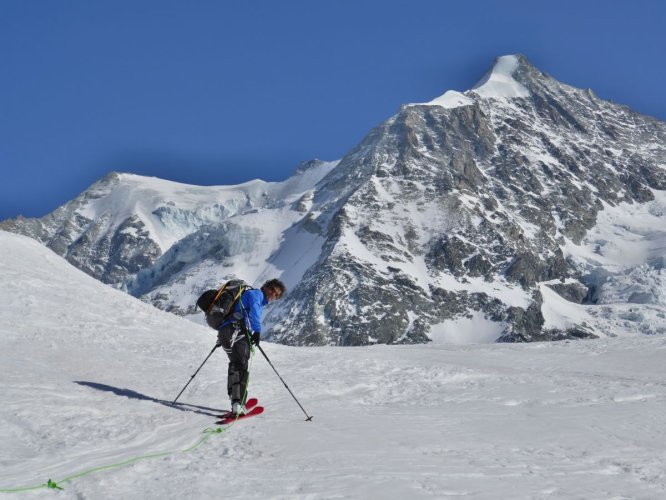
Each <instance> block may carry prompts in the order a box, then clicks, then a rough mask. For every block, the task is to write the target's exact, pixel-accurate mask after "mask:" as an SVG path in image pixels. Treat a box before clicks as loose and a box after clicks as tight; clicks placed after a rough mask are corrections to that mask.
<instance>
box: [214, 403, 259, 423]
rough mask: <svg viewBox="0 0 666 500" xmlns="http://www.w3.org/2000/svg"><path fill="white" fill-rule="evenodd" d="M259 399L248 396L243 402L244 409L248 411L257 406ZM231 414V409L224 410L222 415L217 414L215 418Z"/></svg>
mask: <svg viewBox="0 0 666 500" xmlns="http://www.w3.org/2000/svg"><path fill="white" fill-rule="evenodd" d="M258 403H259V400H258V399H257V398H250V399H248V400H247V401H246V402H245V411H247V412H249V411H250V410H251V409H252V408H254V407H255V406H257V404H258ZM230 415H232V413H231V410H229V411H226V412H224V413H223V414H222V415H218V416H217V418H219V419H223V418H227V417H228V416H230Z"/></svg>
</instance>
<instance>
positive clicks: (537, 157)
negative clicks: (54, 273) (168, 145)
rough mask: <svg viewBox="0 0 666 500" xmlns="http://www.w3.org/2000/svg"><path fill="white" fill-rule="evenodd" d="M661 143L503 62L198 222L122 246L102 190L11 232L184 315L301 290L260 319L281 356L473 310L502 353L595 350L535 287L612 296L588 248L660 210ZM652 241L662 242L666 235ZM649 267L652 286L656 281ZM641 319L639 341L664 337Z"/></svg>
mask: <svg viewBox="0 0 666 500" xmlns="http://www.w3.org/2000/svg"><path fill="white" fill-rule="evenodd" d="M525 92H527V94H526V93H525ZM447 95H448V97H447ZM438 102H439V103H440V104H443V105H440V104H438ZM665 144H666V124H664V123H663V122H660V121H658V120H655V119H653V118H651V117H645V116H643V115H640V114H638V113H635V112H633V111H631V110H630V109H629V108H627V107H626V106H621V105H617V104H614V103H610V102H607V101H603V100H601V99H599V98H598V97H596V96H595V95H594V93H593V92H591V91H589V90H583V89H577V88H575V87H571V86H569V85H566V84H562V83H560V82H558V81H557V80H555V79H554V78H552V77H550V76H549V75H547V74H546V73H543V72H542V71H540V70H538V69H537V68H535V67H533V66H532V65H531V64H530V63H529V61H527V59H526V58H525V57H524V56H520V55H519V56H502V57H500V58H498V59H497V60H496V62H495V63H494V65H493V66H492V67H491V70H490V71H489V72H488V74H487V75H486V76H484V77H483V78H482V79H481V80H480V82H479V84H478V85H477V86H475V87H474V88H472V89H470V90H468V91H465V92H464V93H456V92H455V91H454V93H453V94H451V93H450V92H447V93H446V94H444V95H443V96H441V97H440V98H436V99H435V100H433V101H430V102H429V103H412V104H406V105H403V106H401V108H400V109H399V111H398V112H397V113H396V114H395V115H393V116H391V117H390V118H389V119H387V120H386V121H385V122H383V123H381V124H379V125H378V126H377V127H375V128H373V129H372V130H371V131H370V132H369V133H368V135H367V136H366V137H365V138H364V139H363V140H362V141H361V142H360V143H359V144H358V145H357V146H356V147H354V148H353V149H352V150H351V151H350V152H349V153H347V154H346V155H345V156H343V158H342V159H340V160H339V161H336V162H331V163H324V162H320V163H318V162H316V161H315V162H313V163H311V164H308V163H305V164H302V165H310V168H305V169H302V168H301V167H299V168H298V169H297V170H296V173H295V174H294V176H292V177H290V178H289V179H288V180H286V181H283V183H262V182H263V181H251V182H250V183H246V184H247V185H246V184H243V185H241V186H242V188H239V187H238V186H235V187H234V186H232V187H227V188H215V187H208V188H206V189H210V190H213V191H214V192H215V193H216V194H215V195H214V196H216V197H217V198H215V200H216V201H214V202H213V203H210V202H211V200H210V199H208V200H207V201H208V205H209V206H208V207H207V208H206V209H202V208H198V209H192V206H191V205H192V203H193V202H192V199H191V198H192V197H194V198H196V196H194V194H193V192H192V191H196V190H197V189H198V188H196V187H190V188H191V189H189V191H188V188H182V189H181V191H183V192H180V193H179V194H178V196H176V195H175V194H172V195H173V198H172V199H168V200H167V199H166V197H163V199H161V201H160V203H161V204H160V203H158V204H153V205H151V206H150V210H144V213H141V210H138V209H136V207H137V206H140V205H141V203H140V202H138V203H137V204H136V205H134V206H131V208H132V209H131V210H130V209H129V208H128V207H129V206H130V205H131V203H130V204H126V205H124V206H123V210H127V212H126V214H125V215H127V217H124V218H123V217H121V219H122V221H121V222H120V223H119V224H118V225H117V226H116V227H115V229H114V231H113V232H112V234H108V233H105V232H104V231H105V230H108V228H109V227H110V223H109V222H108V221H105V219H104V217H105V215H104V214H106V213H107V212H105V211H102V212H101V213H100V212H94V211H93V212H90V213H88V212H85V211H83V210H81V209H80V208H81V207H80V206H79V207H77V206H76V203H75V202H76V200H79V203H81V200H84V201H89V200H93V201H94V200H100V199H103V196H101V193H102V191H101V190H100V189H101V187H100V186H98V187H97V188H96V189H93V188H92V187H91V190H90V192H88V191H86V192H84V193H82V195H80V196H79V197H77V198H76V199H75V200H74V201H73V202H70V203H74V205H71V206H70V207H69V208H68V209H67V210H69V212H68V211H67V210H65V208H64V207H60V208H59V209H57V210H56V211H55V212H53V214H50V215H49V216H47V217H45V218H43V219H39V220H35V219H32V220H28V219H23V220H20V221H18V220H15V221H5V222H3V223H1V224H0V228H3V229H9V230H13V231H15V232H23V233H24V234H28V233H33V234H29V235H31V236H33V237H37V239H40V237H41V241H43V242H45V243H46V244H47V245H49V246H50V247H51V248H53V249H54V250H56V251H57V253H60V254H61V255H65V256H66V257H67V258H68V260H70V262H72V263H73V264H75V265H77V267H80V268H82V269H84V270H85V271H86V272H88V273H89V274H93V275H94V276H96V277H98V278H99V279H101V280H102V281H105V282H107V283H111V284H113V285H114V286H117V287H119V288H123V289H126V290H128V291H130V292H131V293H133V294H135V295H137V296H140V297H142V298H143V299H144V300H148V301H150V302H152V303H153V304H155V305H157V306H158V307H161V308H163V309H166V310H171V311H172V312H176V313H179V314H188V313H191V312H192V302H193V300H192V297H193V296H195V295H196V293H197V291H198V290H199V289H200V288H202V287H206V286H208V287H210V286H214V285H215V284H217V283H219V282H220V281H222V280H223V279H225V278H227V277H232V276H239V277H243V278H245V279H246V280H248V281H250V282H253V283H255V284H260V283H261V281H262V280H263V279H266V278H268V277H273V276H278V277H281V278H283V279H284V280H285V281H286V282H287V284H288V287H289V288H290V293H289V294H288V295H287V296H286V297H285V299H284V300H283V301H282V303H281V304H280V303H277V304H275V305H274V306H273V307H272V308H270V310H269V313H268V315H267V322H268V324H269V325H270V329H269V332H268V333H269V336H270V338H271V339H273V340H275V341H278V342H283V343H290V344H303V345H310V344H341V345H358V344H368V343H396V342H398V343H412V342H427V341H429V340H430V338H431V332H432V331H433V330H440V329H441V328H446V326H442V325H447V324H448V325H453V324H454V323H455V322H456V321H457V320H459V319H460V318H470V317H477V316H479V315H481V316H483V317H484V318H485V319H486V320H487V321H490V322H493V330H501V332H502V333H501V334H500V335H499V336H498V337H497V340H500V341H530V340H549V339H562V338H580V337H595V336H602V335H607V334H609V333H608V332H605V331H604V327H603V326H600V325H601V324H602V323H603V321H601V320H599V319H598V318H597V320H598V321H600V323H599V324H594V322H592V320H591V319H589V318H588V316H589V315H588V314H587V313H586V314H582V313H581V315H580V317H585V318H588V319H587V321H580V318H579V319H578V320H577V321H573V320H572V321H570V322H568V323H567V322H566V321H562V322H561V324H560V323H558V322H555V323H556V324H558V325H559V326H557V327H553V328H551V327H549V323H553V322H552V321H550V322H549V321H548V320H547V318H545V317H544V314H543V311H544V310H547V309H548V307H549V305H548V304H545V303H544V300H545V299H544V293H543V291H542V285H543V284H544V283H549V284H550V285H549V286H552V287H554V288H552V289H554V290H555V291H556V292H557V293H558V294H559V296H562V297H568V298H569V299H571V298H575V301H578V302H579V303H578V304H575V305H576V307H582V308H584V307H592V304H588V305H586V306H583V305H581V304H580V302H583V301H588V302H590V301H592V300H593V297H597V298H599V297H604V296H613V293H610V294H606V295H604V294H603V293H601V292H600V290H601V289H603V287H604V286H609V284H608V283H607V281H608V276H610V274H609V275H608V276H606V278H603V276H604V273H603V272H601V271H600V269H605V268H604V265H603V264H599V263H598V262H596V261H595V258H594V257H593V256H590V255H589V253H586V252H584V251H583V248H586V246H587V245H588V244H589V245H596V246H598V247H599V248H598V252H600V254H603V252H604V251H608V250H607V249H608V248H609V244H608V242H606V243H604V242H603V241H599V242H587V240H586V238H587V237H588V236H589V235H590V234H591V233H592V232H593V229H594V228H595V227H596V226H597V221H598V219H599V213H603V212H604V211H608V210H609V208H613V207H618V206H624V205H623V204H625V203H628V204H633V203H638V204H643V205H648V204H649V206H650V207H652V208H651V209H652V210H653V211H655V212H659V211H660V210H661V208H660V207H661V204H662V198H661V196H660V195H659V196H657V195H658V194H659V192H660V191H663V190H666V175H664V173H665V168H666V147H665V146H664V145H665ZM117 175H121V174H117ZM111 178H113V177H112V176H111ZM100 182H101V181H100ZM153 182H156V181H153ZM94 186H96V184H95V185H93V187H94ZM172 187H173V186H172ZM211 192H212V191H211ZM222 192H224V193H226V194H227V195H228V196H227V197H226V198H224V199H222V198H220V197H221V194H220V193H222ZM86 193H87V194H86ZM130 195H131V193H130ZM95 196H99V197H98V198H95ZM188 196H189V197H190V198H188ZM81 197H83V198H81ZM80 198H81V199H80ZM157 198H159V196H158V197H157ZM188 204H190V205H189V206H188ZM157 205H159V206H157ZM210 205H212V208H211V207H210ZM67 206H68V205H65V207H67ZM59 211H60V212H59ZM145 212H148V213H145ZM63 214H69V218H67V219H66V220H62V221H61V223H60V225H58V224H57V223H56V222H55V221H56V220H57V219H58V217H61V216H62V215H63ZM49 217H50V218H49ZM660 217H661V216H657V220H663V219H660ZM42 220H43V222H40V221H42ZM91 221H94V222H91ZM151 224H152V226H151ZM169 227H171V229H169V230H168V231H166V232H165V228H167V229H168V228H169ZM160 230H162V231H163V232H165V234H162V235H161V236H159V235H160ZM40 231H41V234H40ZM650 234H651V235H652V236H654V238H656V239H657V240H658V241H659V239H660V238H661V233H660V231H659V229H658V227H657V228H655V230H654V232H653V233H650ZM155 235H158V236H155ZM644 236H645V235H644ZM648 236H649V235H648ZM583 254H584V256H583ZM654 262H657V261H654ZM639 265H648V266H649V269H648V274H650V276H651V278H650V279H653V278H654V276H652V275H653V274H654V273H656V272H659V271H660V269H661V268H660V267H659V265H658V264H657V265H653V264H650V263H648V262H640V263H637V266H636V267H638V266H639ZM624 271H630V270H628V269H624V270H618V269H614V271H613V273H618V272H624ZM611 274H612V273H611ZM654 279H656V278H654ZM654 279H653V281H654ZM554 281H558V282H559V283H560V285H559V286H555V283H554ZM581 287H583V288H584V289H585V293H584V294H583V292H582V290H581ZM581 295H584V296H583V297H582V298H581V297H580V296H581ZM657 295H658V294H657ZM548 297H549V299H548V298H547V299H548V300H551V301H552V300H555V301H557V300H558V299H554V298H553V297H551V296H550V295H548ZM548 300H546V302H547V301H548ZM653 305H654V304H653ZM656 305H657V306H659V307H661V306H662V304H661V302H659V301H658V304H656ZM608 307H611V308H612V307H614V306H608ZM641 307H644V306H641ZM560 309H562V307H560ZM565 309H567V310H568V309H569V308H568V307H566V308H565ZM619 314H622V313H619ZM645 314H646V316H645V318H647V319H646V320H645V321H642V322H638V323H637V326H636V325H635V329H636V330H638V331H642V330H641V329H643V330H645V328H646V325H648V326H647V328H648V329H651V330H650V331H655V332H657V331H662V330H664V331H666V329H665V328H666V325H663V324H662V322H661V320H660V319H659V317H658V316H655V315H654V314H652V313H650V314H648V313H645ZM555 323H554V324H555ZM567 324H568V326H567V327H566V328H562V327H561V325H567ZM497 326H500V327H501V328H496V327H497ZM632 328H634V326H632V327H631V328H629V329H630V330H631V329H632Z"/></svg>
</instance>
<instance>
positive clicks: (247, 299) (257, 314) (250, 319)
mask: <svg viewBox="0 0 666 500" xmlns="http://www.w3.org/2000/svg"><path fill="white" fill-rule="evenodd" d="M241 303H242V306H243V307H242V308H241ZM266 304H268V301H267V300H266V297H264V292H262V291H261V290H256V289H254V288H253V289H251V290H245V291H244V292H243V294H242V295H241V298H240V300H239V301H238V302H236V304H234V308H233V312H242V313H243V321H245V322H246V324H248V323H249V325H250V329H251V330H252V331H253V332H259V333H261V315H262V313H263V312H264V306H265V305H266Z"/></svg>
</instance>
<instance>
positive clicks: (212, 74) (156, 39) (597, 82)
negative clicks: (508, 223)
mask: <svg viewBox="0 0 666 500" xmlns="http://www.w3.org/2000/svg"><path fill="white" fill-rule="evenodd" d="M665 26H666V2H664V1H661V0H650V1H648V0H632V1H613V0H604V1H601V0H598V1H590V0H577V1H571V0H558V1H557V2H546V1H536V0H534V1H527V0H526V1H515V0H514V1H499V0H498V1H483V0H475V1H472V2H468V1H444V0H440V1H426V0H405V1H391V0H376V1H375V0H372V1H370V0H367V1H364V0H355V1H345V0H329V1H322V0H307V1H300V0H270V1H268V0H267V1H259V0H248V1H237V0H233V1H226V0H217V1H212V0H210V1H206V0H203V1H196V0H193V1H185V0H183V1H172V0H113V1H108V0H4V1H3V2H2V10H1V14H0V65H1V66H0V68H1V70H2V72H1V78H0V169H1V174H2V182H1V183H0V219H5V218H9V217H14V216H16V215H18V214H23V215H25V216H42V215H45V214H47V213H48V212H50V211H52V210H53V209H55V208H56V207H57V206H59V205H61V204H63V203H65V202H66V201H68V200H70V199H72V198H73V197H74V196H76V195H77V194H78V193H79V192H81V191H82V190H83V189H85V188H86V187H87V186H89V185H90V184H91V183H93V182H94V181H95V180H97V179H99V178H100V177H102V176H103V175H105V174H106V173H108V172H109V171H113V170H116V171H123V172H133V173H138V174H142V175H154V176H158V177H162V178H166V179H171V180H175V181H179V182H186V183H191V184H207V185H210V184H236V183H240V182H244V181H246V180H250V179H253V178H261V179H264V180H282V179H285V178H286V177H288V176H289V174H290V173H291V172H292V171H293V170H294V169H295V168H296V166H297V165H298V163H299V162H300V161H303V160H309V159H312V158H321V159H325V160H333V159H338V158H340V157H341V156H342V155H344V153H346V152H347V151H348V150H349V149H351V148H352V147H353V146H354V145H356V144H357V143H358V142H359V141H360V140H361V139H362V138H363V136H364V135H365V134H366V133H367V132H368V131H369V130H370V129H371V128H372V127H373V126H375V125H377V124H379V123H380V122H382V121H383V120H385V119H386V118H388V117H389V116H391V115H392V114H394V113H395V112H396V111H397V109H398V108H399V106H400V105H401V104H403V103H407V102H423V101H427V100H431V99H433V98H434V97H437V96H438V95H441V94H443V93H444V92H445V91H446V90H449V89H454V90H466V89H468V88H470V87H471V86H473V85H474V83H476V81H477V80H478V79H480V78H481V77H482V76H483V74H484V72H485V71H486V70H487V69H488V67H489V66H490V65H491V63H492V61H493V59H494V58H495V57H496V56H498V55H503V54H514V53H522V54H525V55H526V56H527V57H528V59H529V60H530V61H531V62H532V63H533V64H534V65H536V66H537V67H539V68H540V69H542V70H543V71H546V72H547V73H550V74H551V75H552V76H554V77H555V78H557V79H559V80H561V81H564V82H566V83H569V84H572V85H575V86H579V87H591V88H592V89H594V90H595V91H596V92H597V94H598V95H599V96H600V97H602V98H605V99H612V100H614V101H616V102H621V103H623V104H627V105H629V106H630V107H632V108H633V109H635V110H637V111H640V112H642V113H646V114H650V115H653V116H656V117H658V118H660V119H662V120H664V119H666V92H665V91H664V82H666V64H664V61H665V59H664V57H665V56H664V51H665V50H666V29H665Z"/></svg>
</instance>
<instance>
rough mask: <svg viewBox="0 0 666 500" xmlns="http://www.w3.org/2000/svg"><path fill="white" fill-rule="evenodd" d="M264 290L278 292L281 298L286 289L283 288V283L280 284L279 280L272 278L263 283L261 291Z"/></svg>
mask: <svg viewBox="0 0 666 500" xmlns="http://www.w3.org/2000/svg"><path fill="white" fill-rule="evenodd" d="M264 288H272V289H273V290H279V291H280V297H282V296H283V295H284V294H285V292H286V291H287V287H286V286H284V283H282V282H281V281H280V280H279V279H275V278H273V279H272V280H268V281H267V282H266V283H264V284H263V285H262V286H261V289H262V290H263V289H264Z"/></svg>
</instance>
